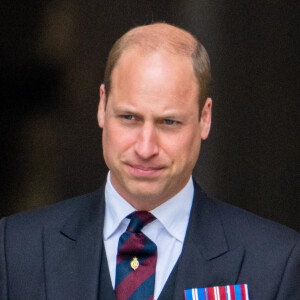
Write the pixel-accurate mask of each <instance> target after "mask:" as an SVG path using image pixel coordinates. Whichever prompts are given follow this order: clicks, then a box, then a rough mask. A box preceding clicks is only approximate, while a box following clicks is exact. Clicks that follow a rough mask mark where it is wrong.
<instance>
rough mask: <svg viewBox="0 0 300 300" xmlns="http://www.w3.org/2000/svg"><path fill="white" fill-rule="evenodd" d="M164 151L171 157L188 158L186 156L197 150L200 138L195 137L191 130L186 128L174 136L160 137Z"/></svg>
mask: <svg viewBox="0 0 300 300" xmlns="http://www.w3.org/2000/svg"><path fill="white" fill-rule="evenodd" d="M161 142H162V145H163V148H164V151H165V152H167V153H169V155H171V156H173V157H181V159H182V160H185V159H188V158H187V157H186V156H189V155H190V154H192V153H194V152H198V150H197V149H198V148H199V144H200V138H197V135H196V133H195V132H194V131H193V130H186V131H185V132H182V133H180V134H176V135H174V136H166V137H164V138H162V139H161Z"/></svg>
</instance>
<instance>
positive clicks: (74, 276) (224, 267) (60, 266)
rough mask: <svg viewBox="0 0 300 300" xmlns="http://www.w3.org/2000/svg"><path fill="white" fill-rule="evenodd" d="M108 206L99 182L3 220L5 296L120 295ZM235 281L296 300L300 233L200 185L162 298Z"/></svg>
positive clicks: (264, 295)
mask: <svg viewBox="0 0 300 300" xmlns="http://www.w3.org/2000/svg"><path fill="white" fill-rule="evenodd" d="M183 201H184V199H183ZM104 205H105V201H104V188H101V189H100V190H98V191H96V192H94V193H91V194H88V195H84V196H81V197H77V198H73V199H70V200H67V201H64V202H60V203H58V204H55V205H52V206H50V207H47V208H43V209H41V210H39V211H35V212H25V213H20V214H17V215H13V216H10V217H7V218H4V219H2V220H1V223H0V299H1V300H67V299H72V300H76V299H81V300H82V299H86V300H99V299H104V300H110V299H115V296H114V292H113V289H112V285H111V282H110V275H109V271H108V267H107V260H106V255H105V248H104V246H103V236H102V234H103V220H104ZM237 283H247V284H248V288H249V298H250V300H274V299H277V300H296V299H298V300H299V299H300V236H299V234H298V233H296V232H295V231H293V230H291V229H288V228H287V227H285V226H282V225H279V224H276V223H274V222H271V221H268V220H265V219H263V218H260V217H257V216H255V215H253V214H251V213H249V212H246V211H244V210H241V209H239V208H236V207H233V206H231V205H228V204H225V203H222V202H219V201H215V200H212V199H209V198H208V197H207V196H206V195H205V194H204V193H203V192H202V191H201V189H200V188H199V187H198V186H197V185H196V186H195V197H194V202H193V207H192V211H191V216H190V221H189V225H188V230H187V234H186V238H185V241H184V246H183V251H182V254H181V256H180V258H179V260H178V262H177V264H176V266H175V267H174V270H173V271H172V273H171V275H170V277H169V279H168V281H167V283H166V285H165V287H164V289H163V291H162V294H161V296H160V298H159V299H160V300H167V299H172V300H183V299H184V290H185V289H189V288H196V287H208V286H221V285H228V284H237ZM141 300H142V299H141Z"/></svg>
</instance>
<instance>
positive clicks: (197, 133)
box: [98, 49, 211, 210]
mask: <svg viewBox="0 0 300 300" xmlns="http://www.w3.org/2000/svg"><path fill="white" fill-rule="evenodd" d="M106 102H107V103H106ZM105 105H106V107H105ZM210 120H211V100H210V99H207V101H206V103H205V106H204V108H203V110H202V113H201V116H200V121H199V106H198V85H197V82H196V78H195V76H194V73H193V69H192V64H191V62H190V59H189V58H187V57H184V56H178V55H172V54H169V53H166V52H162V51H159V52H153V53H148V54H141V52H140V51H138V50H134V49H131V50H127V51H125V52H124V53H123V55H122V56H121V58H120V60H119V62H118V63H117V65H116V67H115V69H114V70H113V73H112V85H111V91H110V94H109V100H108V101H107V99H106V96H105V89H104V86H103V85H102V86H101V87H100V103H99V110H98V122H99V126H100V127H101V128H103V135H102V139H103V155H104V159H105V162H106V164H107V166H108V168H109V169H110V171H111V182H112V184H113V186H114V188H115V189H116V190H117V191H118V193H119V194H120V195H121V196H122V197H123V198H125V199H126V200H127V201H128V202H129V203H130V204H131V205H133V206H134V207H135V208H136V209H139V210H151V209H153V208H155V207H157V206H158V205H160V204H162V203H163V202H165V201H167V200H168V199H170V198H171V197H172V196H174V195H175V194H176V193H178V192H179V191H180V190H181V189H182V188H183V187H184V186H185V185H186V183H187V182H188V180H189V178H190V176H191V174H192V170H193V168H194V166H195V164H196V161H197V158H198V155H199V151H200V144H201V139H205V138H206V137H207V136H208V133H209V129H210Z"/></svg>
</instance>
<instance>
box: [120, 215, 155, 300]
mask: <svg viewBox="0 0 300 300" xmlns="http://www.w3.org/2000/svg"><path fill="white" fill-rule="evenodd" d="M128 218H130V223H129V225H128V227H127V230H126V232H124V233H123V234H122V235H121V237H120V239H119V245H118V256H117V269H116V288H115V292H116V296H117V299H118V300H137V299H139V300H151V299H153V295H154V282H155V267H156V261H157V248H156V245H155V244H154V243H153V241H151V240H150V239H149V238H148V237H147V236H146V235H144V234H143V233H142V232H141V229H142V228H143V227H144V226H145V225H147V224H148V223H150V222H152V221H153V220H154V219H155V217H154V216H153V215H152V214H151V213H149V212H146V211H137V212H134V213H132V214H130V215H129V216H128ZM133 262H134V264H132V263H133Z"/></svg>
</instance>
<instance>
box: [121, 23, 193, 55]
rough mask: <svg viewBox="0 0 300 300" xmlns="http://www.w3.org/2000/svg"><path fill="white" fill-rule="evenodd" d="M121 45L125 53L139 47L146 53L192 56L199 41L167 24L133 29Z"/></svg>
mask: <svg viewBox="0 0 300 300" xmlns="http://www.w3.org/2000/svg"><path fill="white" fill-rule="evenodd" d="M120 44H121V45H120V46H121V48H122V49H123V51H125V50H127V49H128V48H131V47H135V46H138V48H140V49H142V50H145V51H151V50H152V51H155V50H159V49H161V50H162V49H163V50H166V51H168V52H170V53H172V54H177V55H185V56H192V55H193V53H194V51H195V48H196V45H197V40H196V38H195V37H194V36H193V35H192V34H191V33H189V32H187V31H185V30H184V29H181V28H178V27H175V26H172V25H169V24H165V23H155V24H151V25H145V26H139V27H136V28H133V29H131V30H130V31H128V32H127V33H125V34H124V36H123V37H122V39H121V40H120Z"/></svg>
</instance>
